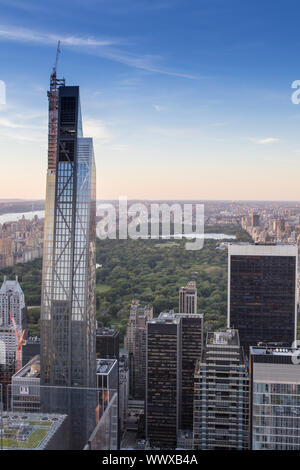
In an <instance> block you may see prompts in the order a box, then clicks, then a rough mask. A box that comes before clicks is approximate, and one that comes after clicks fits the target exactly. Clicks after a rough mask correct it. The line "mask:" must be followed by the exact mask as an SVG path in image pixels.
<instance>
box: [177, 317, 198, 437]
mask: <svg viewBox="0 0 300 470" xmlns="http://www.w3.org/2000/svg"><path fill="white" fill-rule="evenodd" d="M174 315H175V317H176V318H178V319H180V320H181V355H182V356H181V394H182V399H181V419H180V428H181V429H182V430H185V431H187V430H189V431H192V430H193V406H194V372H195V366H196V362H197V360H198V359H199V357H200V356H201V353H202V349H203V315H202V314H198V313H197V314H195V313H191V314H188V313H175V314H174Z"/></svg>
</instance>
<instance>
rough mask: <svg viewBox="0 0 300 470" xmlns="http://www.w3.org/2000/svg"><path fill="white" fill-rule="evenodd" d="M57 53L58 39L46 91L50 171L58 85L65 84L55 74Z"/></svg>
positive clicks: (52, 168) (54, 147)
mask: <svg viewBox="0 0 300 470" xmlns="http://www.w3.org/2000/svg"><path fill="white" fill-rule="evenodd" d="M59 54H60V41H58V44H57V50H56V60H55V64H54V67H53V69H52V73H51V75H50V90H49V91H48V93H47V94H48V99H49V132H48V170H49V171H50V172H51V173H52V172H53V173H54V172H55V168H56V152H57V118H58V113H57V109H58V87H59V86H61V85H63V86H64V85H65V79H64V78H62V79H59V78H57V76H56V71H57V64H58V59H59Z"/></svg>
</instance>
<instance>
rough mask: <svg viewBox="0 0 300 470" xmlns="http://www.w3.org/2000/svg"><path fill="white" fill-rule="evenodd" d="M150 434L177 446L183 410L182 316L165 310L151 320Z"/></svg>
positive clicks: (155, 442) (154, 440) (153, 443)
mask: <svg viewBox="0 0 300 470" xmlns="http://www.w3.org/2000/svg"><path fill="white" fill-rule="evenodd" d="M146 364H147V368H146V370H147V373H146V380H147V382H146V390H147V393H146V438H147V440H148V442H149V445H150V447H155V448H169V449H175V448H176V445H177V437H178V431H179V427H180V416H181V413H180V410H181V320H180V318H176V317H175V316H174V315H173V314H168V313H161V314H160V316H159V317H158V318H156V319H154V320H150V321H149V322H148V323H147V362H146Z"/></svg>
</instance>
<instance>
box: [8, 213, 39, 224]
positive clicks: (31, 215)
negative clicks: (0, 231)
mask: <svg viewBox="0 0 300 470" xmlns="http://www.w3.org/2000/svg"><path fill="white" fill-rule="evenodd" d="M23 215H24V217H25V219H29V220H31V219H33V218H34V216H35V215H37V216H38V218H39V219H43V218H44V217H45V211H30V212H16V213H12V214H2V215H0V224H4V223H5V222H17V221H18V220H20V219H22V217H23Z"/></svg>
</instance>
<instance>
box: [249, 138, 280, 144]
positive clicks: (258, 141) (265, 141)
mask: <svg viewBox="0 0 300 470" xmlns="http://www.w3.org/2000/svg"><path fill="white" fill-rule="evenodd" d="M249 140H250V141H251V142H255V143H256V144H262V145H265V144H274V143H276V142H280V139H278V138H277V137H266V138H264V139H249Z"/></svg>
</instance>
